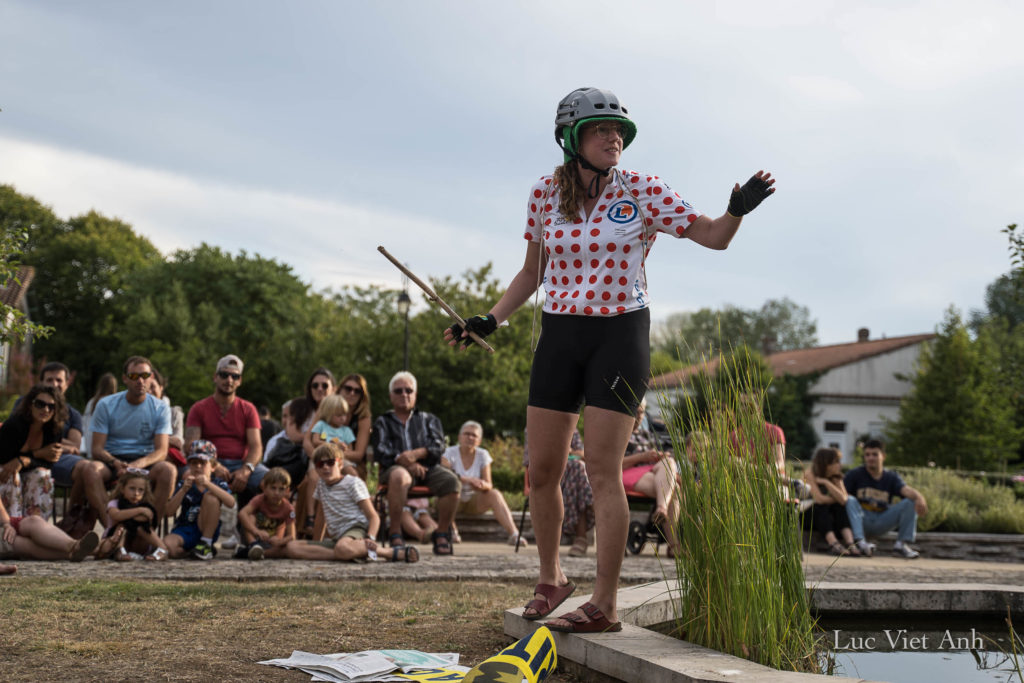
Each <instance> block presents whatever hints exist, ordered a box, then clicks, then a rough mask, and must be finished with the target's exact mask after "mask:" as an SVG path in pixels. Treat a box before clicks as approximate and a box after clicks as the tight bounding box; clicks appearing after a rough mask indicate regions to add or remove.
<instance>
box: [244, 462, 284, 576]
mask: <svg viewBox="0 0 1024 683" xmlns="http://www.w3.org/2000/svg"><path fill="white" fill-rule="evenodd" d="M291 483H292V478H291V476H289V474H288V472H287V471H286V470H285V469H283V468H281V467H274V468H273V469H271V470H270V471H269V472H267V475H266V476H265V477H263V481H261V482H260V490H261V491H263V493H261V494H259V495H258V496H256V497H255V498H253V499H252V500H250V501H249V504H248V505H246V506H245V507H244V508H242V509H241V510H240V511H239V512H238V521H239V523H240V524H241V525H242V540H243V541H244V542H245V545H240V546H238V550H237V551H235V557H236V558H243V557H248V558H249V559H250V560H262V559H263V558H264V557H268V558H280V557H285V553H284V549H285V546H287V545H288V542H289V541H294V540H295V508H294V507H292V504H291V503H290V502H289V501H288V495H289V494H290V492H291Z"/></svg>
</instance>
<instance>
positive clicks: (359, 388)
mask: <svg viewBox="0 0 1024 683" xmlns="http://www.w3.org/2000/svg"><path fill="white" fill-rule="evenodd" d="M338 394H339V395H340V396H341V397H342V398H344V399H345V400H346V401H348V408H349V413H350V414H351V415H352V419H351V420H349V423H348V426H349V429H351V430H352V433H354V434H355V435H356V442H355V443H354V444H352V446H351V448H350V449H349V451H348V453H346V454H345V459H346V460H348V461H349V462H353V463H356V469H357V470H358V471H359V476H360V477H361V478H362V479H363V481H365V480H366V465H367V458H366V454H367V446H369V445H370V432H371V431H372V427H373V417H372V416H371V414H370V389H369V387H368V386H367V384H366V378H365V377H363V376H362V375H360V374H357V373H352V374H350V375H345V377H344V378H343V379H342V380H341V383H340V384H338Z"/></svg>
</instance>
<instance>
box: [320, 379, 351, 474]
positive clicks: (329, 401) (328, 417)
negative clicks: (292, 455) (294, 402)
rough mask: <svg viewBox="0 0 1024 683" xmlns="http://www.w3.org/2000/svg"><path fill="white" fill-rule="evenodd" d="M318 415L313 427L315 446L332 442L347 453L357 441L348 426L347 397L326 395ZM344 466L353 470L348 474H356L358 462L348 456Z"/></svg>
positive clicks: (343, 453)
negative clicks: (352, 460) (350, 459)
mask: <svg viewBox="0 0 1024 683" xmlns="http://www.w3.org/2000/svg"><path fill="white" fill-rule="evenodd" d="M316 417H317V421H316V423H315V424H314V425H313V429H312V440H313V447H314V448H316V447H318V446H322V445H323V444H325V443H330V444H334V445H335V446H337V448H338V450H339V451H341V453H342V455H346V454H347V453H348V451H349V449H350V448H351V446H352V444H353V443H355V440H356V435H355V434H354V433H353V432H352V430H351V429H349V427H348V422H349V417H350V415H349V410H348V403H347V402H346V401H345V399H343V398H342V397H341V396H339V395H338V394H331V395H330V396H325V397H324V400H322V401H320V407H319V408H317V411H316ZM344 468H345V469H346V470H351V472H346V474H356V463H354V462H351V461H349V460H348V459H347V458H346V460H345V464H344Z"/></svg>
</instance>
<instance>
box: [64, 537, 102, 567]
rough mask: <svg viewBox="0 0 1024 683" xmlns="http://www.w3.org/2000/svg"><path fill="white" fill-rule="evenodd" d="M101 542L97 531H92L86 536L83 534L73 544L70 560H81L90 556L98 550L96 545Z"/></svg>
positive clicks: (69, 554)
mask: <svg viewBox="0 0 1024 683" xmlns="http://www.w3.org/2000/svg"><path fill="white" fill-rule="evenodd" d="M99 544H100V537H99V534H97V533H96V532H95V531H90V532H89V533H87V534H86V535H85V536H82V538H80V539H79V540H78V541H76V542H75V544H74V545H73V546H71V551H70V552H69V553H68V560H70V561H71V562H81V561H82V560H84V559H85V558H87V557H89V556H90V555H92V554H93V553H94V552H95V551H96V547H97V546H99Z"/></svg>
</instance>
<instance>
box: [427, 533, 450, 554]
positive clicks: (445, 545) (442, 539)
mask: <svg viewBox="0 0 1024 683" xmlns="http://www.w3.org/2000/svg"><path fill="white" fill-rule="evenodd" d="M430 540H431V541H433V543H434V554H435V555H454V554H455V552H454V550H453V549H452V537H451V535H449V534H448V533H447V532H444V531H435V532H434V533H432V534H431V535H430Z"/></svg>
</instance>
